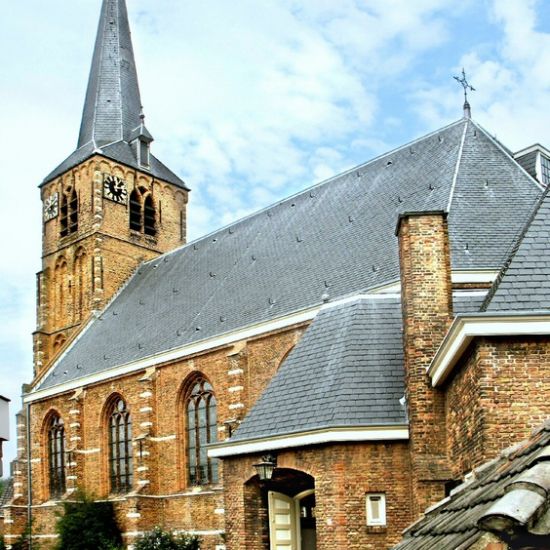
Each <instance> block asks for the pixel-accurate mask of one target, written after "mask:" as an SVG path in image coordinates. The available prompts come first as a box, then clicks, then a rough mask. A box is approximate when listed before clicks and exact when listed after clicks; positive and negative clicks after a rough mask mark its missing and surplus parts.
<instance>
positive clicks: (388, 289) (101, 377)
mask: <svg viewBox="0 0 550 550" xmlns="http://www.w3.org/2000/svg"><path fill="white" fill-rule="evenodd" d="M496 274H497V272H495V271H492V270H490V271H473V272H470V271H464V272H459V273H457V274H453V277H456V279H455V278H453V282H455V281H456V282H473V283H476V282H492V281H493V280H494V278H495V277H496ZM399 289H400V283H399V282H395V283H392V284H391V285H389V286H388V285H382V286H380V287H379V288H378V289H376V288H374V289H371V290H369V291H368V292H367V293H364V294H355V295H352V296H347V297H344V298H341V299H338V300H335V301H333V302H328V303H326V304H322V305H321V304H318V305H316V306H313V307H310V308H308V309H304V310H302V311H298V312H294V313H290V314H288V315H285V316H283V317H279V318H278V319H274V320H270V321H266V322H263V323H258V324H256V325H251V326H248V327H245V328H242V329H238V330H235V331H233V332H229V333H227V334H223V335H220V336H214V337H212V338H208V339H206V340H202V341H199V342H193V343H191V344H187V345H185V346H182V347H179V348H175V349H172V350H169V351H165V352H162V353H159V354H157V355H152V356H149V357H145V358H143V359H140V360H139V361H134V362H131V363H127V364H124V365H119V366H116V367H112V368H110V369H107V370H103V371H101V372H97V373H94V374H90V375H88V376H84V377H82V378H79V379H77V380H70V381H68V382H64V383H60V384H58V385H56V386H52V387H51V388H46V389H43V390H40V389H39V390H36V391H33V392H31V393H29V394H27V395H24V396H23V402H24V403H32V402H34V401H39V400H41V399H45V398H47V397H51V396H53V395H58V394H60V393H64V392H68V391H71V390H75V389H78V388H81V387H84V386H90V385H92V384H97V383H99V382H103V381H105V380H110V379H112V378H118V377H120V376H125V375H128V374H132V373H134V372H138V371H141V370H145V369H148V368H150V367H153V366H157V365H159V364H161V363H169V362H172V361H176V360H180V359H183V358H185V357H188V356H192V355H196V354H198V353H203V352H207V351H209V350H212V349H215V348H219V347H224V346H228V345H231V344H235V343H237V342H240V341H243V340H247V339H250V338H253V337H256V336H260V335H262V334H265V333H268V332H273V331H276V330H280V329H283V328H287V327H290V326H292V325H296V324H301V323H305V322H306V321H311V320H312V319H314V318H315V316H316V315H317V313H318V312H319V311H320V310H321V309H328V308H332V307H337V306H341V305H345V304H347V303H352V302H356V301H358V300H373V299H374V300H376V299H379V300H383V299H389V298H396V297H398V296H399ZM87 329H88V325H87V326H86V327H85V328H84V329H83V330H82V332H81V333H80V334H79V335H78V337H76V338H75V340H74V341H73V342H72V343H71V346H70V347H69V348H68V349H67V350H66V351H65V353H64V354H66V353H67V352H68V351H69V349H70V348H72V346H73V345H74V344H75V343H76V342H77V341H78V340H79V339H80V338H81V337H82V334H83V333H84V332H86V330H87ZM62 357H63V356H62ZM60 359H61V358H60ZM60 359H58V360H57V361H56V362H55V363H54V364H53V365H52V366H51V367H50V368H49V369H48V372H46V373H44V375H42V377H41V381H42V380H44V379H45V377H46V376H47V375H48V374H49V373H50V372H52V371H53V370H54V369H55V367H56V366H57V364H58V362H59V360H60ZM229 372H231V374H233V373H235V374H236V371H229ZM228 374H229V373H228ZM152 395H153V394H152V392H151V391H149V390H146V391H144V392H142V393H141V394H140V395H139V396H140V397H141V398H144V399H145V398H148V397H152Z"/></svg>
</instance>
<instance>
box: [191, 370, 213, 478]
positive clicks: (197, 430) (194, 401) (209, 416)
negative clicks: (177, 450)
mask: <svg viewBox="0 0 550 550" xmlns="http://www.w3.org/2000/svg"><path fill="white" fill-rule="evenodd" d="M186 423H187V426H186V428H187V430H186V431H187V471H188V480H189V483H190V484H191V485H206V484H208V483H217V481H218V461H217V459H212V458H208V454H207V449H206V446H207V445H208V444H209V443H213V442H214V441H216V439H217V431H218V427H217V412H216V397H215V396H214V391H213V390H212V386H211V385H210V384H209V383H208V382H207V381H206V380H204V379H200V380H198V381H197V382H195V384H194V385H193V387H192V389H191V391H190V392H189V395H188V397H187V400H186Z"/></svg>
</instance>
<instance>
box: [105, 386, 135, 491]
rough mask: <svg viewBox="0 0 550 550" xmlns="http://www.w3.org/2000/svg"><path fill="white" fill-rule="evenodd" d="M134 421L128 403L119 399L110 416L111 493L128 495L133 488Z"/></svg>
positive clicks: (114, 402) (116, 400)
mask: <svg viewBox="0 0 550 550" xmlns="http://www.w3.org/2000/svg"><path fill="white" fill-rule="evenodd" d="M133 474H134V466H133V460H132V419H131V416H130V412H129V411H128V409H127V407H126V403H125V402H124V400H123V399H122V398H121V397H117V398H116V399H115V400H114V401H113V403H112V405H111V407H110V414H109V475H110V480H111V493H127V492H128V491H130V489H131V488H132V481H133Z"/></svg>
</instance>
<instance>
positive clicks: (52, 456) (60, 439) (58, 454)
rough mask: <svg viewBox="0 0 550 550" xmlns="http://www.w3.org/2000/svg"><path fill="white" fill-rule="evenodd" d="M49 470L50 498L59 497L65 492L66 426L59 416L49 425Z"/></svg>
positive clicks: (52, 419)
mask: <svg viewBox="0 0 550 550" xmlns="http://www.w3.org/2000/svg"><path fill="white" fill-rule="evenodd" d="M48 468H49V478H50V497H59V496H61V495H62V494H63V493H64V492H65V426H64V425H63V420H61V418H60V417H59V416H57V415H55V416H52V418H51V419H50V421H49V423H48Z"/></svg>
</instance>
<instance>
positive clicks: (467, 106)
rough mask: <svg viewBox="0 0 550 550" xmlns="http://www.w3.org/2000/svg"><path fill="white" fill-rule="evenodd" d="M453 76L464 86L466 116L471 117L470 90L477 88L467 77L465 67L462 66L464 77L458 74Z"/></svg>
mask: <svg viewBox="0 0 550 550" xmlns="http://www.w3.org/2000/svg"><path fill="white" fill-rule="evenodd" d="M453 78H454V79H455V80H456V81H457V82H458V83H460V84H461V85H462V87H463V88H464V116H465V117H466V118H471V110H470V104H469V103H468V90H471V91H472V92H475V91H476V89H475V88H474V87H473V86H472V85H471V84H470V83H469V82H468V80H467V79H466V73H465V72H464V67H462V78H460V77H458V76H453Z"/></svg>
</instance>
